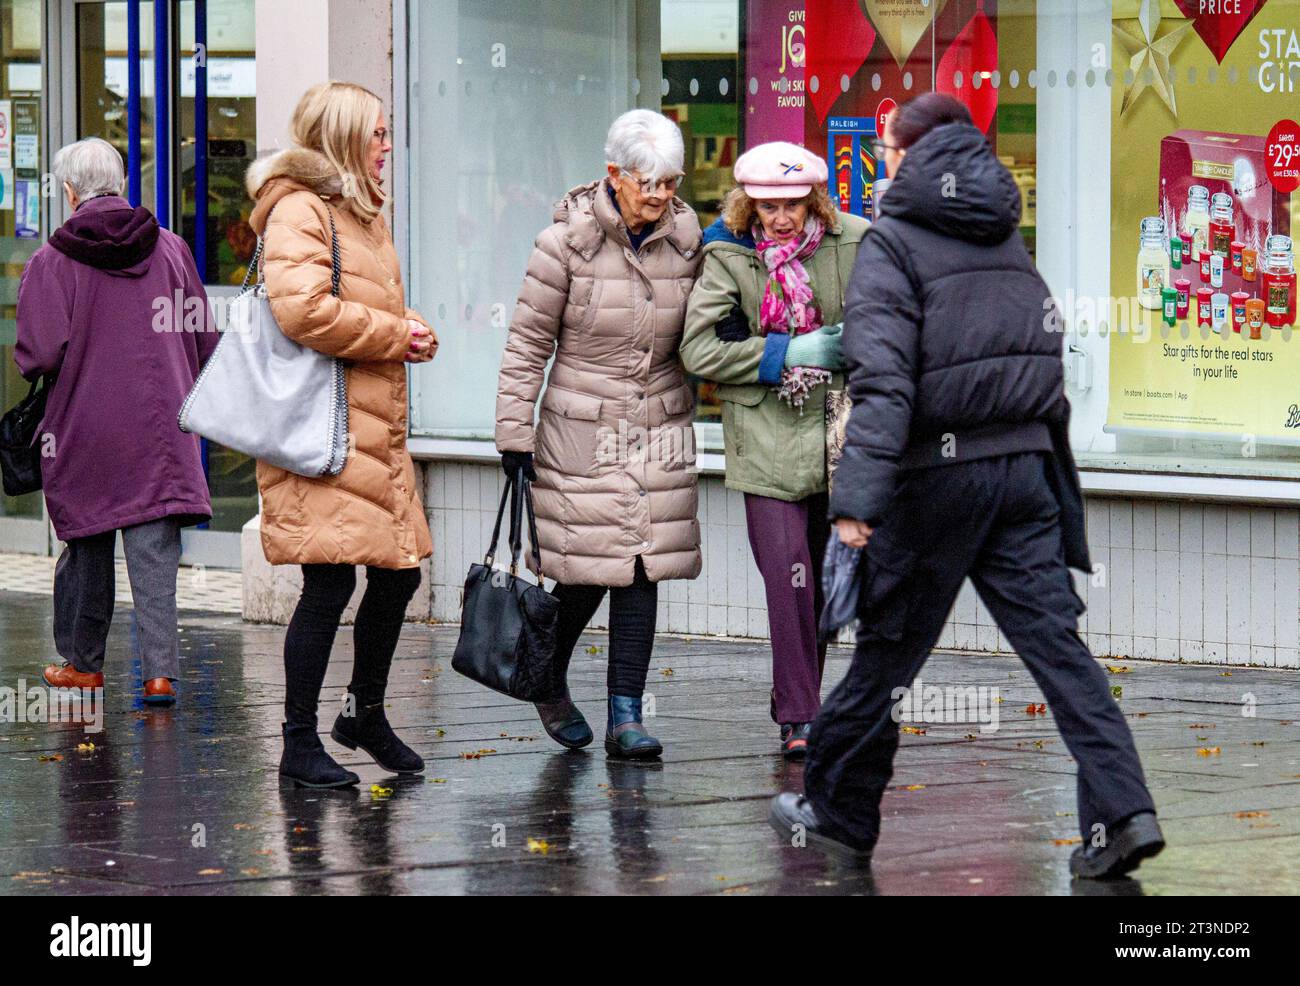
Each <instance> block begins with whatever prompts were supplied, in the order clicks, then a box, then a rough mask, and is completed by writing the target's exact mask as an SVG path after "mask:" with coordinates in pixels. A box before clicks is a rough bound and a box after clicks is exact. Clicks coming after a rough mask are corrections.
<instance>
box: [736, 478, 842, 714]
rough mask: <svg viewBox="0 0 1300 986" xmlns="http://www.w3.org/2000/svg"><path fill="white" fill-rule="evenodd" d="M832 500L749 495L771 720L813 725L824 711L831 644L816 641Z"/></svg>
mask: <svg viewBox="0 0 1300 986" xmlns="http://www.w3.org/2000/svg"><path fill="white" fill-rule="evenodd" d="M826 510H827V496H826V494H825V493H815V494H813V495H812V496H810V497H807V498H805V499H803V500H797V501H794V502H790V501H788V500H777V499H774V498H772V497H769V496H757V495H755V494H753V493H746V494H745V521H746V523H747V526H748V528H749V546H750V548H751V549H752V550H753V552H754V561H755V563H756V564H757V565H758V570H759V572H760V574H762V576H763V584H764V585H765V586H766V588H767V625H768V632H769V635H770V636H771V638H772V682H773V685H772V718H773V719H774V720H775V721H776V722H780V723H786V722H811V721H812V720H813V719H815V718H817V712H818V710H819V709H820V708H821V684H822V666H823V665H824V664H825V663H826V644H825V642H821V643H819V642H818V640H817V621H818V619H819V618H820V617H821V612H822V556H823V555H824V554H825V552H826V541H827V539H828V538H829V536H830V524H829V521H828V520H827V518H826Z"/></svg>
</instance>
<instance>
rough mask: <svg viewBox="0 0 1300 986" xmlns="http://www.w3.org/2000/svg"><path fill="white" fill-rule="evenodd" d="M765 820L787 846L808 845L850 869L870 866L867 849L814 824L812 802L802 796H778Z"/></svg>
mask: <svg viewBox="0 0 1300 986" xmlns="http://www.w3.org/2000/svg"><path fill="white" fill-rule="evenodd" d="M767 820H768V822H769V823H770V824H771V826H772V828H774V829H775V830H776V833H777V835H779V836H781V838H783V839H784V840H786V842H787V844H789V845H796V846H797V845H806V846H812V847H814V848H816V849H820V850H821V851H822V852H824V853H826V854H828V855H830V856H834V857H835V858H836V859H838V860H840V861H841V862H844V863H848V864H850V865H852V866H870V865H871V849H869V848H864V847H860V846H853V845H850V844H849V843H847V842H843V841H841V840H840V839H838V838H835V837H833V836H831V835H830V834H829V833H828V832H827V831H826V828H825V826H824V825H822V824H821V823H820V822H819V821H818V819H817V813H816V812H815V811H814V810H813V806H812V802H811V801H809V800H808V799H807V798H805V797H804V796H803V795H802V794H778V795H777V796H776V797H775V798H773V799H772V802H771V809H770V810H769V811H768V815H767Z"/></svg>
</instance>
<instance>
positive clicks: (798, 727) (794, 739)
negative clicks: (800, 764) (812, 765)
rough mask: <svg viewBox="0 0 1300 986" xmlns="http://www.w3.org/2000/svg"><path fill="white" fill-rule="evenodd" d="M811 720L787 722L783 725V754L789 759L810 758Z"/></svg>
mask: <svg viewBox="0 0 1300 986" xmlns="http://www.w3.org/2000/svg"><path fill="white" fill-rule="evenodd" d="M811 732H812V723H811V722H787V723H785V724H784V725H783V726H782V727H781V755H782V756H783V757H785V758H786V759H787V760H806V759H807V758H808V734H809V733H811Z"/></svg>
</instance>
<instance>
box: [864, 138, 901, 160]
mask: <svg viewBox="0 0 1300 986" xmlns="http://www.w3.org/2000/svg"><path fill="white" fill-rule="evenodd" d="M887 150H889V151H901V150H902V148H901V147H898V146H897V145H895V144H886V143H885V142H884V141H883V140H881V139H880V138H879V137H877V138H875V139H874V140H872V142H871V156H872V157H874V158H875V159H876V160H877V161H879V160H880V159H881V158H883V157H884V156H885V151H887Z"/></svg>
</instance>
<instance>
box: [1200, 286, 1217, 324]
mask: <svg viewBox="0 0 1300 986" xmlns="http://www.w3.org/2000/svg"><path fill="white" fill-rule="evenodd" d="M1213 304H1214V290H1213V289H1212V288H1200V289H1199V290H1198V291H1197V292H1196V324H1197V325H1207V326H1211V327H1212V326H1213V325H1214V309H1213Z"/></svg>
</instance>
